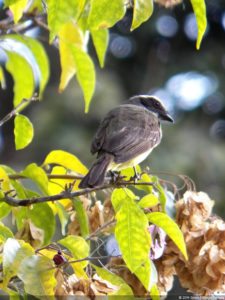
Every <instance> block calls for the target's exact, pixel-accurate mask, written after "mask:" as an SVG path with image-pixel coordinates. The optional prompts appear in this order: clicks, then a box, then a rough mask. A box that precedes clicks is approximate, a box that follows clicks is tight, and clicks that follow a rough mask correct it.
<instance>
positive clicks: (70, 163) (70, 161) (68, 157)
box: [43, 150, 88, 175]
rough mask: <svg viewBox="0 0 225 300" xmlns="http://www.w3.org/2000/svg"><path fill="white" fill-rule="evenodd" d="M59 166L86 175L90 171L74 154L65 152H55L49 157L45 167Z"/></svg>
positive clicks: (46, 159)
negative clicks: (49, 165) (50, 165)
mask: <svg viewBox="0 0 225 300" xmlns="http://www.w3.org/2000/svg"><path fill="white" fill-rule="evenodd" d="M48 164H57V165H61V166H63V167H65V168H66V169H70V170H72V171H75V172H76V173H79V174H82V175H85V174H86V173H87V171H88V169H87V168H86V167H85V166H84V165H83V164H82V162H81V161H80V160H79V159H78V158H77V157H76V156H75V155H73V154H71V153H69V152H66V151H63V150H53V151H51V152H50V153H49V154H48V155H47V157H46V158H45V161H44V163H43V165H48Z"/></svg>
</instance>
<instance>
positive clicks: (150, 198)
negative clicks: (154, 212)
mask: <svg viewBox="0 0 225 300" xmlns="http://www.w3.org/2000/svg"><path fill="white" fill-rule="evenodd" d="M158 203H159V200H158V198H157V197H156V196H155V195H154V194H148V195H145V196H144V197H143V198H142V199H141V200H140V201H139V202H138V205H139V206H140V207H142V208H149V207H153V206H156V205H157V204H158Z"/></svg>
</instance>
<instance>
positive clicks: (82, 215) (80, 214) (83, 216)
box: [73, 198, 89, 238]
mask: <svg viewBox="0 0 225 300" xmlns="http://www.w3.org/2000/svg"><path fill="white" fill-rule="evenodd" d="M73 205H74V208H75V211H76V219H77V221H78V223H79V225H80V231H81V235H82V237H84V238H86V237H87V236H88V235H89V222H88V216H87V212H86V210H85V209H84V206H83V203H82V201H80V199H79V198H76V199H74V200H73Z"/></svg>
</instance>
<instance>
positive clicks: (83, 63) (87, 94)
mask: <svg viewBox="0 0 225 300" xmlns="http://www.w3.org/2000/svg"><path fill="white" fill-rule="evenodd" d="M71 50H72V53H73V57H74V62H75V67H76V76H77V81H78V82H79V84H80V86H81V89H82V91H83V94H84V101H85V112H86V113H87V112H88V110H89V105H90V101H91V98H92V96H93V94H94V90H95V68H94V64H93V61H92V60H91V58H90V56H89V55H88V53H86V52H85V51H84V50H82V49H80V48H78V47H76V46H73V47H72V48H71Z"/></svg>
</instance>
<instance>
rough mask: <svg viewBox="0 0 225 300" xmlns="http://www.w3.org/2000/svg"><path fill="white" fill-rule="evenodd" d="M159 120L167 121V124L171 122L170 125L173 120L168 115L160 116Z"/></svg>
mask: <svg viewBox="0 0 225 300" xmlns="http://www.w3.org/2000/svg"><path fill="white" fill-rule="evenodd" d="M161 119H162V120H163V121H167V122H171V123H173V122H174V120H173V118H172V117H171V116H170V115H169V113H166V114H163V115H162V116H161Z"/></svg>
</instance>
